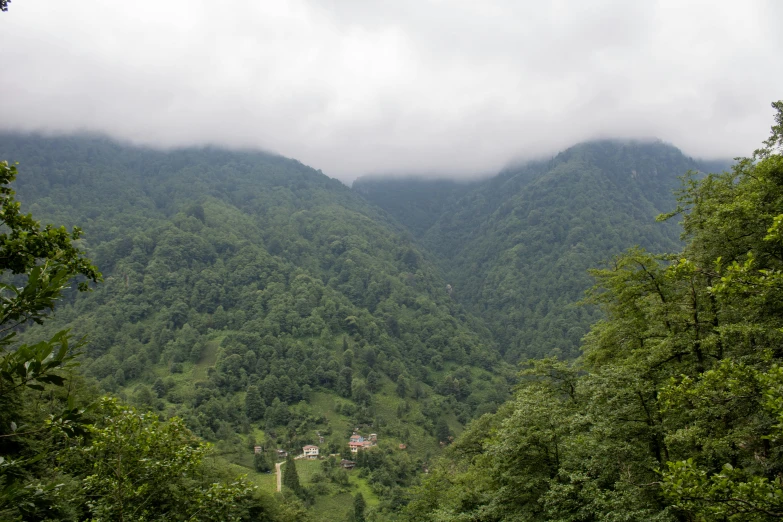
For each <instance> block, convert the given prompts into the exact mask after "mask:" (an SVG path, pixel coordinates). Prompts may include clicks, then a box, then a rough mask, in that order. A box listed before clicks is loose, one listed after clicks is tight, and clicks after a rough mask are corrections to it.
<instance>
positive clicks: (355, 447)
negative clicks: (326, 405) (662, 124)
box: [254, 432, 405, 469]
mask: <svg viewBox="0 0 783 522" xmlns="http://www.w3.org/2000/svg"><path fill="white" fill-rule="evenodd" d="M318 435H319V440H320V441H321V442H323V440H324V439H323V437H321V434H320V433H319V434H318ZM377 445H378V435H376V434H375V433H370V435H369V436H368V437H367V438H366V439H365V438H364V437H362V436H361V435H359V434H358V433H356V432H354V433H353V435H351V436H350V438H349V439H348V447H349V448H350V449H351V453H358V452H359V450H365V449H369V448H372V447H374V446H377ZM404 446H405V445H404V444H400V449H404ZM254 450H255V453H261V451H262V448H261V446H255V447H254ZM319 452H320V448H319V447H318V446H315V445H314V444H308V445H307V446H304V447H302V457H297V458H305V459H310V460H314V459H317V458H318V455H319ZM286 457H288V452H287V451H285V450H282V449H278V450H277V458H278V459H281V460H282V459H284V458H286ZM340 465H341V466H342V467H344V468H347V469H351V468H353V466H354V462H353V461H351V460H345V459H343V460H342V461H340Z"/></svg>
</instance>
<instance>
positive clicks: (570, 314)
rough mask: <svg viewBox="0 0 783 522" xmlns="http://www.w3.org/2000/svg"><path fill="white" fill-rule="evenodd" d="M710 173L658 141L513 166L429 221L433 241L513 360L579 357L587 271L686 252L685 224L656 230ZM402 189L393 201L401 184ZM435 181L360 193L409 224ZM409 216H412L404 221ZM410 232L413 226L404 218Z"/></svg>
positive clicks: (360, 186) (457, 286) (591, 314)
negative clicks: (698, 178) (696, 173)
mask: <svg viewBox="0 0 783 522" xmlns="http://www.w3.org/2000/svg"><path fill="white" fill-rule="evenodd" d="M699 168H700V165H699V164H698V163H697V162H695V161H694V160H692V159H691V158H688V157H686V156H684V155H683V154H682V153H681V152H680V151H679V150H677V149H676V148H674V147H672V146H670V145H666V144H664V143H659V142H651V143H637V142H617V141H600V142H590V143H583V144H581V145H577V146H575V147H572V148H570V149H568V150H566V151H564V152H562V153H560V154H558V155H557V156H555V157H554V158H552V159H551V160H549V161H543V162H533V163H530V164H527V165H524V166H521V167H515V168H509V169H507V170H505V171H503V172H501V173H500V174H499V175H498V176H496V177H494V178H491V179H489V180H485V181H483V182H481V183H480V184H478V186H475V187H474V188H472V190H470V191H469V192H467V193H466V194H465V195H464V196H463V197H461V198H460V199H459V200H456V201H452V198H451V194H453V191H451V192H448V190H449V188H448V187H445V189H446V191H447V193H448V194H449V198H450V204H449V205H442V206H439V207H436V208H432V207H422V208H420V209H419V211H420V213H427V211H428V210H430V209H431V210H433V211H440V212H441V213H440V215H439V216H435V215H434V213H427V215H426V216H425V217H422V222H423V223H424V224H427V225H428V224H429V223H433V224H432V225H430V226H429V227H428V228H427V230H426V232H424V233H421V232H420V230H419V229H418V228H416V227H414V226H411V229H412V231H413V232H414V234H416V235H418V236H420V237H421V244H422V245H424V247H425V248H427V249H429V250H430V251H432V252H433V253H435V255H436V258H437V259H438V260H439V262H440V264H441V267H442V269H443V270H444V273H445V274H446V275H447V277H446V278H447V282H448V283H449V284H451V285H452V287H453V289H454V292H453V296H454V297H455V299H457V300H458V301H460V302H461V303H463V304H465V305H466V306H467V307H468V309H470V310H471V311H473V312H474V313H476V314H477V315H480V316H482V317H484V318H485V319H486V320H487V321H488V324H489V325H490V328H491V329H492V331H493V333H494V334H495V336H496V340H497V342H498V345H499V346H500V348H501V350H503V352H504V353H505V356H506V358H507V359H508V360H510V361H517V360H520V359H524V358H526V357H542V356H546V355H559V356H561V357H574V356H575V355H576V354H577V347H578V346H579V342H580V339H581V338H582V336H583V335H584V334H585V333H586V332H587V328H588V326H589V324H591V323H592V322H594V321H595V320H596V319H597V318H598V317H599V315H598V313H597V311H596V309H594V308H591V307H580V306H575V303H576V302H577V301H579V300H580V299H581V298H582V297H583V295H584V291H585V290H586V289H587V288H588V287H589V286H590V284H591V281H590V277H589V275H588V273H587V270H588V269H589V268H591V267H596V266H600V265H602V264H604V263H606V262H607V261H608V260H610V259H611V257H612V256H613V255H615V254H618V253H620V252H622V251H624V250H626V249H627V248H629V247H631V246H634V245H641V246H642V247H645V248H648V249H650V250H654V251H676V250H677V249H678V248H679V239H678V236H679V229H678V227H677V224H676V223H674V222H669V223H665V224H660V223H656V222H655V217H656V216H657V215H658V214H661V213H664V212H668V211H670V210H672V209H673V208H674V207H675V196H674V191H675V190H676V189H677V188H678V187H679V184H680V181H679V179H678V178H679V177H680V176H682V175H684V174H685V173H686V172H687V171H688V170H698V169H699ZM395 185H396V186H397V188H396V189H395V190H394V192H390V190H389V188H388V187H390V186H392V187H394V186H395ZM423 186H424V190H425V191H426V190H428V187H426V183H422V182H415V181H411V180H404V179H402V180H386V181H385V182H383V183H381V182H378V181H374V180H359V181H357V183H356V185H355V188H356V189H357V190H358V191H359V192H360V193H361V194H363V195H364V197H366V198H367V199H369V200H370V201H372V202H374V203H376V204H378V205H380V206H382V207H383V208H384V209H385V210H387V211H388V212H389V213H390V214H392V215H394V216H395V217H399V212H400V210H402V211H404V212H405V214H406V215H407V216H408V217H409V218H410V217H411V216H416V215H418V214H417V212H415V211H411V210H407V209H406V208H405V206H403V205H401V204H400V203H399V202H396V201H394V199H393V198H391V197H390V196H389V194H395V195H397V194H399V195H400V197H402V198H406V199H407V200H408V201H410V202H416V201H417V199H416V198H410V197H407V196H406V191H407V193H408V194H413V193H417V192H419V191H420V190H421V189H422V187H423ZM400 219H401V218H400ZM401 221H402V222H403V223H405V222H406V221H404V220H402V219H401Z"/></svg>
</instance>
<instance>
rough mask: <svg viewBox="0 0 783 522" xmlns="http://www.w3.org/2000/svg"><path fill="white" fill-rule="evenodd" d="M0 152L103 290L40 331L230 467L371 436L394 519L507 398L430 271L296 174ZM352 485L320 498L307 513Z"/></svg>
mask: <svg viewBox="0 0 783 522" xmlns="http://www.w3.org/2000/svg"><path fill="white" fill-rule="evenodd" d="M0 156H1V157H4V158H8V159H10V160H11V161H16V162H19V164H20V176H19V178H18V180H17V182H16V183H15V189H16V190H17V192H18V194H19V198H20V200H21V201H22V202H23V203H24V207H23V210H24V211H31V212H32V213H33V214H34V215H35V216H36V217H37V218H38V219H40V220H43V221H44V222H54V223H58V224H60V223H63V224H68V225H75V224H78V225H79V226H81V227H82V228H83V230H84V233H85V239H84V240H83V241H82V247H83V248H85V249H86V251H87V253H88V254H89V255H90V256H91V257H92V258H93V260H94V261H95V263H96V264H98V265H99V267H100V268H101V269H102V271H103V274H104V277H105V282H104V283H103V284H101V285H98V287H97V288H96V289H95V291H94V292H92V293H90V294H87V295H84V294H78V295H77V294H76V293H75V291H74V292H73V293H71V294H69V295H68V296H67V297H68V299H67V302H65V303H63V304H61V305H60V306H58V308H57V310H56V313H55V314H54V317H53V318H52V320H51V321H49V322H47V323H46V324H44V325H42V326H36V327H35V329H31V332H32V331H34V332H35V335H36V336H41V335H47V334H52V333H54V332H56V331H57V330H59V329H61V328H63V327H69V328H71V329H72V333H73V334H74V335H75V336H76V337H81V336H86V337H87V338H88V339H89V344H88V345H87V346H86V348H85V353H84V355H83V357H82V373H84V374H85V375H86V376H88V377H89V378H92V379H95V380H97V381H98V383H99V385H100V387H101V388H102V389H103V390H106V391H109V392H113V393H115V394H118V395H119V396H120V397H123V398H124V399H125V400H128V401H130V402H132V403H134V404H136V405H138V406H140V407H142V408H151V409H153V410H158V411H160V412H162V413H163V415H164V417H171V416H173V415H177V416H181V417H183V418H184V419H185V420H186V422H187V424H188V426H189V427H190V428H191V429H192V430H193V431H194V432H195V433H196V434H198V435H200V436H202V437H204V438H205V439H207V440H210V441H214V442H215V443H216V444H217V450H218V452H219V453H220V454H222V455H223V456H224V457H225V458H226V459H228V460H229V461H232V462H235V463H236V464H239V465H243V466H247V467H250V468H252V467H253V453H252V446H253V445H254V444H260V445H262V447H263V448H264V451H265V454H266V456H267V457H266V458H267V463H262V464H261V469H264V468H267V469H268V468H269V462H271V461H273V460H274V454H273V452H274V450H275V449H276V448H278V447H282V448H286V449H289V450H292V451H300V450H301V446H303V445H305V444H309V443H313V442H316V443H319V437H324V442H323V443H320V444H321V445H322V447H323V450H324V453H340V452H342V453H343V454H344V455H345V452H344V450H345V447H346V445H347V440H348V436H349V435H350V434H351V432H352V431H353V430H354V429H355V428H357V427H359V428H360V429H361V430H362V431H363V432H368V431H370V430H372V431H374V432H376V433H378V436H379V448H380V449H379V454H378V457H377V458H375V459H374V460H372V461H368V463H366V465H365V466H364V472H363V475H362V477H363V478H362V479H361V480H360V482H361V483H362V484H365V486H363V487H369V488H371V489H367V490H365V492H369V494H371V495H374V496H373V497H372V498H370V499H369V501H371V503H372V504H377V501H378V499H379V498H382V499H383V503H382V505H381V506H380V507H378V509H379V510H389V509H393V508H394V507H395V506H397V505H399V502H400V498H401V493H400V492H401V487H402V486H405V485H408V484H410V483H411V481H413V480H415V479H416V477H417V475H418V472H419V470H420V469H421V466H422V465H423V463H424V462H426V461H427V460H429V459H430V458H431V457H432V456H433V455H435V454H437V453H438V452H439V451H440V447H441V446H440V444H439V442H443V441H445V440H446V439H447V438H448V437H449V436H451V435H453V434H456V433H459V432H460V431H461V429H462V426H463V425H464V424H465V423H467V422H468V421H469V420H470V419H471V418H473V417H474V416H477V415H481V414H483V413H485V412H488V411H492V410H494V409H495V408H496V407H497V406H499V405H500V404H502V402H503V401H504V400H505V399H506V398H507V396H508V390H509V384H510V383H511V382H513V381H514V379H515V377H514V371H513V368H511V367H509V366H507V365H505V364H503V363H502V361H500V359H499V357H498V353H497V351H496V349H495V347H494V345H493V344H492V343H491V335H490V334H489V332H488V331H487V330H486V328H485V327H484V326H483V325H482V324H481V323H480V322H479V321H477V320H476V319H474V318H472V317H471V316H470V314H468V313H466V312H465V310H464V309H463V308H462V307H461V306H460V305H459V304H458V303H456V302H455V301H454V300H453V299H451V297H450V296H449V295H448V293H447V291H446V283H445V282H444V281H443V280H442V279H441V278H440V276H439V272H438V270H437V269H436V268H435V266H434V265H433V264H432V262H431V261H430V260H429V257H430V256H428V255H427V254H425V253H423V252H421V251H420V250H419V249H417V248H416V247H415V246H414V245H413V244H412V243H410V241H409V240H408V239H406V238H405V237H404V235H405V234H404V231H403V229H402V228H401V227H400V225H398V224H397V223H395V222H393V221H391V220H389V219H388V218H387V216H386V215H385V213H384V212H382V211H380V210H379V209H377V208H375V207H373V206H371V205H369V204H368V203H367V202H366V201H364V200H363V199H362V198H360V197H358V196H357V195H356V194H355V193H354V192H352V191H351V190H350V189H349V188H348V187H346V186H344V185H343V184H342V183H340V182H339V181H336V180H333V179H330V178H328V177H327V176H325V175H323V174H321V173H319V172H317V171H315V170H313V169H310V168H309V167H305V166H304V165H302V164H301V163H299V162H297V161H294V160H288V159H285V158H281V157H276V156H270V155H266V154H260V153H246V152H244V153H243V152H227V151H222V150H216V149H188V150H177V151H170V152H161V151H154V150H148V149H137V148H132V147H126V146H122V145H118V144H116V143H113V142H111V141H108V140H105V139H100V138H94V137H72V138H43V137H40V136H17V135H4V136H3V137H2V139H0ZM25 335H26V332H23V333H22V335H21V337H22V339H23V340H24V339H25V338H26V337H25ZM319 433H320V435H319ZM365 434H366V433H365ZM399 444H405V445H406V446H407V448H406V450H405V451H399V450H398V445H399ZM357 473H358V470H357ZM258 480H261V481H262V483H263V484H266V483H265V482H264V480H265V479H264V477H263V476H258ZM352 484H353V483H352ZM313 487H315V486H313ZM349 487H359V485H358V483H357V484H353V486H347V485H343V484H338V483H334V484H324V485H323V487H320V486H319V488H320V489H318V488H316V490H317V491H319V492H320V493H318V495H317V498H318V499H320V500H318V501H317V503H316V504H317V505H318V503H319V502H320V503H323V502H327V503H328V502H332V503H335V502H337V503H339V501H338V500H329V499H332V498H338V497H339V496H340V495H347V494H348V493H346V492H345V488H349ZM314 491H315V490H314ZM335 495H336V497H335Z"/></svg>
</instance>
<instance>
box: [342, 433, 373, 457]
mask: <svg viewBox="0 0 783 522" xmlns="http://www.w3.org/2000/svg"><path fill="white" fill-rule="evenodd" d="M377 444H378V435H376V434H375V433H371V434H370V436H369V437H367V439H365V438H364V437H362V436H361V435H359V434H358V433H354V434H353V435H351V437H350V438H349V439H348V447H349V448H350V450H351V453H358V452H359V450H365V449H369V448H372V447H373V446H375V445H377Z"/></svg>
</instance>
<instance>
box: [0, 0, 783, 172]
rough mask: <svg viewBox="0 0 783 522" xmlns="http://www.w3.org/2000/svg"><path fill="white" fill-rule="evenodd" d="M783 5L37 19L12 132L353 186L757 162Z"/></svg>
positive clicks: (12, 86) (19, 41)
mask: <svg viewBox="0 0 783 522" xmlns="http://www.w3.org/2000/svg"><path fill="white" fill-rule="evenodd" d="M780 5H781V4H779V3H778V2H775V1H769V2H762V1H756V2H751V1H749V2H743V3H742V4H739V3H736V2H720V1H711V2H702V3H695V2H684V1H659V2H655V3H653V2H637V3H633V2H624V1H619V0H618V1H610V0H604V1H600V2H577V1H573V2H565V1H561V2H551V3H545V2H519V1H515V0H508V1H501V0H483V1H482V2H475V1H472V0H462V1H449V2H446V1H444V0H418V1H414V0H398V1H397V2H372V1H369V0H344V1H339V0H334V1H333V2H331V3H330V2H324V1H321V2H319V1H315V0H313V1H310V2H308V1H305V0H298V1H294V0H292V1H277V2H254V1H250V0H244V1H243V0H225V1H223V2H220V3H217V2H207V1H203V0H160V1H158V2H133V3H131V2H121V1H118V0H114V1H111V0H82V1H80V2H62V1H58V0H37V1H33V0H24V1H23V0H18V1H15V2H13V3H11V4H10V10H9V12H8V13H4V14H2V15H0V64H2V69H1V70H2V73H0V75H1V76H0V79H2V85H3V91H2V92H3V94H2V96H1V97H0V114H2V119H0V127H2V128H12V129H22V130H50V131H55V132H68V131H72V130H91V131H101V132H106V133H108V134H110V135H112V136H116V137H119V138H124V139H129V140H132V141H135V142H140V143H145V144H152V145H158V146H175V145H188V144H202V143H213V144H220V145H227V146H235V147H248V146H249V147H259V148H264V149H267V150H273V151H277V152H280V153H281V154H284V155H286V156H290V157H294V158H297V159H299V160H300V161H302V162H304V163H307V164H310V165H312V166H314V167H316V168H321V169H323V170H324V171H325V172H326V173H328V174H330V175H332V176H336V177H339V178H341V179H344V180H348V179H351V178H353V177H355V176H356V175H359V174H364V173H370V172H412V171H413V172H437V173H441V174H443V173H446V174H454V175H467V174H470V173H477V172H491V171H494V170H496V169H498V168H499V167H500V166H502V165H503V164H505V163H506V162H507V161H508V160H509V159H511V158H514V157H520V156H521V157H524V156H532V155H536V156H537V155H541V154H548V153H551V152H554V151H556V150H557V149H560V148H563V147H566V146H568V145H570V144H572V143H574V142H577V141H580V140H584V139H589V138H591V137H597V136H604V137H605V136H612V137H648V136H657V137H659V138H661V139H664V140H666V141H669V142H671V143H674V144H675V145H677V146H679V147H681V148H683V149H684V150H685V151H686V152H687V153H689V154H693V155H697V156H734V155H739V154H747V153H749V152H750V151H751V150H752V149H754V148H755V147H756V146H757V145H758V144H759V143H760V141H761V140H762V139H764V138H765V137H766V135H767V129H768V127H769V125H770V122H771V109H770V108H769V103H770V102H771V101H773V100H775V99H779V98H781V97H783V68H781V67H778V66H776V64H778V63H779V62H780V56H781V54H783V39H782V37H781V35H780V33H779V31H778V27H777V26H778V25H779V21H780V20H781V19H783V9H782V8H781V7H779V6H780Z"/></svg>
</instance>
